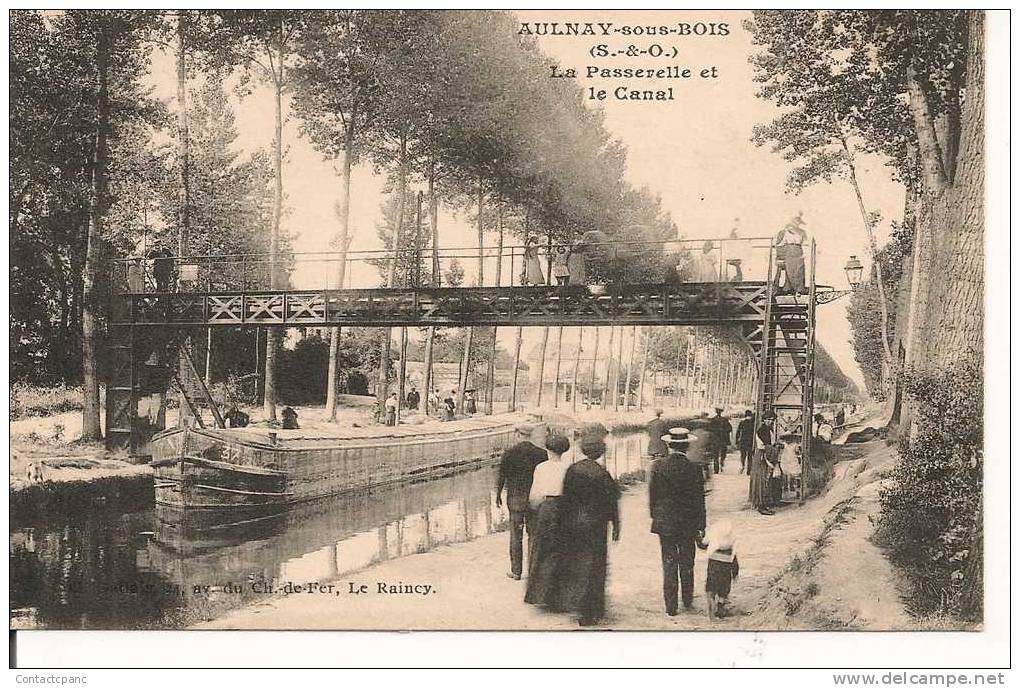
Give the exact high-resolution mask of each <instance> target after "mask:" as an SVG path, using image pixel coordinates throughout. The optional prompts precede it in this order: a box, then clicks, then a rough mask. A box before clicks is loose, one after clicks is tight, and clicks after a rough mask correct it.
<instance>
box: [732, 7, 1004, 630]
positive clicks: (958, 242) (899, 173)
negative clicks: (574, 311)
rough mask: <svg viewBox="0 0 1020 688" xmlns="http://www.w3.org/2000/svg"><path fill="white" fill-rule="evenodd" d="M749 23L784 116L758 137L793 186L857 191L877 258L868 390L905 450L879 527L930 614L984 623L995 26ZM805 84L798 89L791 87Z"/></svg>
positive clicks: (873, 20) (888, 17)
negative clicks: (872, 195) (863, 163)
mask: <svg viewBox="0 0 1020 688" xmlns="http://www.w3.org/2000/svg"><path fill="white" fill-rule="evenodd" d="M748 28H749V29H750V30H751V31H752V32H753V33H754V37H755V42H756V43H757V44H758V45H759V46H761V47H762V52H761V53H760V54H759V56H757V57H756V58H755V59H754V65H755V69H756V79H757V80H758V81H759V83H761V89H760V93H759V95H760V97H762V98H765V99H768V100H771V101H773V102H775V103H776V104H777V105H779V106H783V107H785V108H786V110H785V111H784V114H782V115H779V116H778V117H777V118H776V119H775V120H774V122H772V123H771V124H769V125H767V126H764V127H761V128H760V129H758V131H757V132H756V137H757V140H758V142H759V143H761V144H763V145H771V146H773V147H774V148H775V150H777V151H778V152H780V153H781V154H782V155H783V156H784V157H785V158H786V159H787V160H789V161H790V162H791V163H793V165H794V168H793V171H792V172H791V174H790V188H791V190H794V191H797V190H799V189H801V188H803V187H804V186H805V185H808V184H812V183H828V182H832V183H842V182H844V181H845V182H847V192H848V193H854V194H855V195H856V197H857V200H858V202H859V206H860V210H861V221H862V229H863V232H864V234H865V236H866V237H867V239H868V241H869V245H870V247H871V259H872V260H871V262H872V266H871V277H870V279H869V280H868V281H867V283H866V284H865V285H863V286H862V288H861V289H860V290H859V291H858V292H857V294H855V295H854V297H853V302H852V303H851V305H850V308H849V309H848V314H849V317H850V320H851V325H852V328H853V332H854V343H855V346H856V353H857V360H858V361H859V362H860V363H861V367H862V369H863V371H864V374H865V379H866V383H867V386H868V389H869V392H870V393H871V395H872V396H873V397H875V398H878V399H884V400H886V403H887V404H888V412H889V413H888V415H889V416H890V417H891V418H892V421H891V423H892V425H891V427H892V429H893V430H894V431H896V433H897V434H898V436H899V447H900V455H899V461H898V463H897V467H896V470H895V471H894V477H895V486H894V487H892V488H890V489H889V491H888V492H887V493H886V494H885V496H884V497H883V500H882V516H881V518H882V524H881V532H882V533H883V541H884V542H885V543H886V544H887V546H888V547H889V549H890V552H891V554H892V556H893V558H894V560H895V561H897V562H898V563H900V564H901V565H903V566H904V567H905V570H906V571H907V572H908V574H909V576H910V578H911V581H912V583H913V585H914V588H915V590H914V602H915V604H914V606H915V608H916V609H918V610H920V611H922V612H925V613H932V612H935V613H948V614H954V615H960V616H962V617H963V618H967V619H972V620H973V619H979V618H980V617H981V592H980V591H981V590H982V575H983V567H982V559H981V551H982V547H983V542H982V533H983V529H982V525H981V523H982V510H981V501H980V486H981V465H982V461H983V445H982V434H983V427H984V425H983V409H982V406H981V394H982V390H981V387H980V382H981V379H982V376H983V345H984V341H983V327H984V304H983V296H984V294H983V274H982V273H983V266H984V212H983V197H984V62H983V60H984V15H983V13H982V12H981V11H978V10H970V11H951V12H941V11H940V12H932V11H915V10H909V11H908V10H896V11H881V12H871V11H857V10H854V11H835V10H834V11H808V10H804V11H795V12H788V11H759V12H755V13H754V19H753V21H752V22H750V23H749V25H748ZM792 76H796V78H789V77H792ZM861 155H879V156H881V157H882V158H884V160H885V161H886V163H887V165H888V167H889V171H890V175H891V177H892V178H893V179H894V180H896V181H899V182H900V183H901V184H902V185H903V190H904V209H903V217H902V218H900V219H897V220H895V222H894V223H893V226H892V232H891V237H892V238H891V240H890V241H889V243H888V244H887V245H886V246H885V247H884V248H883V249H881V250H880V249H879V247H878V246H877V244H876V241H875V232H874V230H875V227H876V224H877V223H878V222H879V221H880V218H878V217H876V216H875V215H874V214H873V213H871V212H869V209H868V208H867V206H866V204H865V199H864V198H863V197H862V194H861V190H860V187H859V186H858V184H857V181H856V176H855V169H856V167H855V165H856V162H855V161H856V159H857V157H859V156H861Z"/></svg>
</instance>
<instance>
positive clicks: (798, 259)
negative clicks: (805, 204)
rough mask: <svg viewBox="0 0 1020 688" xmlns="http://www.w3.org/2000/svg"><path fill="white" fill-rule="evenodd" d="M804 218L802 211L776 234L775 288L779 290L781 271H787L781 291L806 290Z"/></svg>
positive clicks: (799, 291) (788, 292) (790, 292)
mask: <svg viewBox="0 0 1020 688" xmlns="http://www.w3.org/2000/svg"><path fill="white" fill-rule="evenodd" d="M806 242H807V232H805V231H804V218H803V217H802V216H801V214H800V213H797V215H796V217H794V218H793V219H792V220H790V221H789V222H788V223H786V226H785V227H783V228H782V229H781V230H779V233H778V234H776V239H775V244H776V277H775V288H776V290H777V291H779V273H780V271H782V272H785V273H786V285H785V288H784V289H783V290H782V291H779V293H783V292H785V293H787V294H800V293H801V292H802V291H804V244H805V243H806Z"/></svg>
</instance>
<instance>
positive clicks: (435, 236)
mask: <svg viewBox="0 0 1020 688" xmlns="http://www.w3.org/2000/svg"><path fill="white" fill-rule="evenodd" d="M429 231H430V232H431V233H432V286H433V287H438V286H439V282H440V274H439V198H438V197H437V196H436V162H435V160H434V159H433V160H431V161H430V162H429ZM435 342H436V328H435V327H429V331H428V334H427V335H426V339H425V392H424V393H425V397H426V398H428V393H429V390H431V389H432V388H433V386H434V385H433V382H432V377H433V374H432V358H433V355H434V351H435ZM425 411H426V412H428V403H427V402H426V404H425Z"/></svg>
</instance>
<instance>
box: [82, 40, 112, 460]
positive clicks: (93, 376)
mask: <svg viewBox="0 0 1020 688" xmlns="http://www.w3.org/2000/svg"><path fill="white" fill-rule="evenodd" d="M96 38H97V41H96V84H97V86H98V89H97V93H96V139H95V148H94V149H93V158H92V189H91V211H92V212H91V214H90V216H89V226H88V239H87V243H86V249H85V274H84V279H83V283H84V284H83V288H82V316H81V328H82V371H83V372H84V378H85V379H84V386H83V391H84V398H83V399H82V433H81V436H82V439H83V440H86V441H89V440H98V439H101V438H102V436H103V431H102V426H101V425H100V420H99V408H100V407H99V365H98V361H97V360H96V355H97V353H98V349H99V336H100V333H99V323H98V322H97V317H96V314H97V311H98V310H99V303H98V300H99V298H98V297H99V295H98V294H97V293H96V286H97V285H96V277H97V275H98V273H99V261H100V259H101V243H102V242H103V241H104V239H105V237H104V236H103V234H104V227H103V222H104V220H105V217H104V215H105V212H106V200H107V199H106V189H107V178H106V174H107V157H108V150H107V141H106V136H107V133H108V132H109V129H110V99H109V90H108V86H107V80H108V77H109V74H108V71H109V58H110V54H109V53H110V45H109V39H108V37H107V35H106V28H105V27H103V26H100V28H99V32H98V36H97V37H96Z"/></svg>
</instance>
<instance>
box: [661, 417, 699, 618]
mask: <svg viewBox="0 0 1020 688" xmlns="http://www.w3.org/2000/svg"><path fill="white" fill-rule="evenodd" d="M692 439H694V435H692V434H691V433H690V431H689V430H688V429H687V428H670V429H669V432H668V433H667V434H666V435H663V437H662V441H663V442H665V443H666V444H667V446H668V447H669V454H668V455H667V456H666V457H665V458H662V459H657V460H655V461H654V462H653V463H652V467H651V471H650V475H649V478H648V508H649V511H650V512H651V516H652V528H651V530H652V532H653V533H655V534H656V535H658V536H659V548H660V553H661V555H662V596H663V601H664V602H665V604H666V614H668V615H669V616H676V614H677V611H678V609H677V607H678V604H677V602H678V600H677V592H678V587H679V588H680V590H679V592H680V597H681V599H682V601H683V605H684V609H690V608H691V606H692V605H693V604H694V553H695V552H694V548H695V545H696V542H697V541H699V540H701V539H702V538H703V537H704V536H705V484H704V481H703V479H702V475H701V469H700V468H698V467H697V466H696V465H694V464H692V463H691V462H690V461H688V460H687V449H688V447H689V446H690V441H691V440H692ZM678 577H679V586H678V581H677V578H678Z"/></svg>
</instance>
